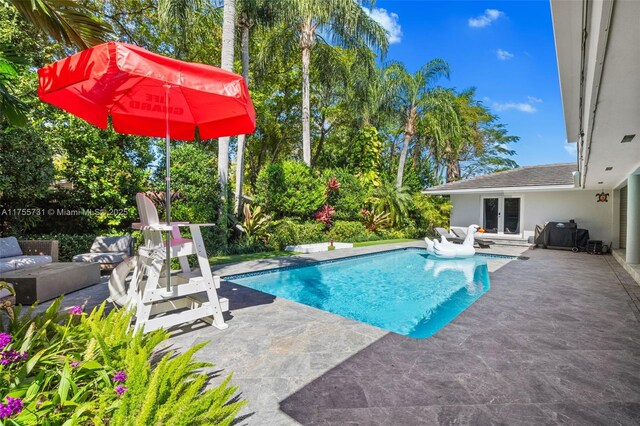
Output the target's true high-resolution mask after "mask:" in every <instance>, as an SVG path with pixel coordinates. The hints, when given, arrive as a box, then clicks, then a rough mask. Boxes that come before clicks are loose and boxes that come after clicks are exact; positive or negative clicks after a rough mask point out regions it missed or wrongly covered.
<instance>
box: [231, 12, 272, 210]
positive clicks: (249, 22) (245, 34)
mask: <svg viewBox="0 0 640 426" xmlns="http://www.w3.org/2000/svg"><path fill="white" fill-rule="evenodd" d="M269 5H270V4H269V2H268V1H265V0H242V1H241V2H240V13H239V18H238V27H239V28H240V33H241V38H240V40H241V41H240V50H241V52H242V77H243V78H244V81H245V83H247V87H248V86H249V57H250V52H249V41H250V33H251V30H252V28H253V27H254V26H255V25H256V24H262V25H268V24H272V23H274V22H275V21H276V19H275V15H274V13H273V11H274V9H273V8H271V7H269ZM246 139H247V138H246V135H239V136H238V144H237V151H236V190H235V196H236V200H235V208H234V211H235V212H236V213H237V214H239V213H240V212H241V211H242V185H243V181H244V151H245V144H246Z"/></svg>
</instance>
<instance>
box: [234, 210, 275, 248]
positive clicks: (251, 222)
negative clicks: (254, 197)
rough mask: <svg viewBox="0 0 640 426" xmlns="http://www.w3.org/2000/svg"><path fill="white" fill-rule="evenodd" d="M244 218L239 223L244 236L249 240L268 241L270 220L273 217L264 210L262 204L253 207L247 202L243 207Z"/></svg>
mask: <svg viewBox="0 0 640 426" xmlns="http://www.w3.org/2000/svg"><path fill="white" fill-rule="evenodd" d="M242 210H243V219H242V223H241V224H239V226H240V228H241V230H242V232H243V233H244V237H245V238H247V239H248V240H249V241H260V242H266V241H267V240H268V239H269V236H270V235H269V232H268V230H269V221H270V220H271V218H270V217H269V216H267V215H265V214H264V213H263V212H262V208H261V207H260V206H255V207H253V208H251V207H249V205H248V204H245V205H244V207H243V209H242Z"/></svg>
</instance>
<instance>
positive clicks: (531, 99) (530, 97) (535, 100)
mask: <svg viewBox="0 0 640 426" xmlns="http://www.w3.org/2000/svg"><path fill="white" fill-rule="evenodd" d="M527 100H528V101H529V102H530V103H534V104H539V103H540V102H542V99H540V98H536V97H535V96H527Z"/></svg>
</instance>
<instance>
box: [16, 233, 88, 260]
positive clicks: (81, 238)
mask: <svg viewBox="0 0 640 426" xmlns="http://www.w3.org/2000/svg"><path fill="white" fill-rule="evenodd" d="M17 238H18V239H19V240H58V260H59V261H60V262H71V258H73V256H75V255H76V254H80V253H87V252H88V251H89V249H90V248H91V244H92V243H93V240H94V239H95V238H96V236H95V235H75V234H63V233H55V234H33V235H24V236H20V237H17Z"/></svg>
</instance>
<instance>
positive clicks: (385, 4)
mask: <svg viewBox="0 0 640 426" xmlns="http://www.w3.org/2000/svg"><path fill="white" fill-rule="evenodd" d="M370 13H372V16H373V17H374V19H376V20H378V21H379V22H381V23H382V24H383V26H384V27H385V28H386V29H387V32H388V33H389V35H390V36H389V40H390V42H391V45H390V48H389V52H388V54H387V59H392V60H400V61H402V62H404V63H405V64H406V65H407V67H408V68H409V70H411V71H415V70H417V69H418V68H420V66H422V65H424V64H425V63H427V62H428V61H429V60H431V59H434V58H442V59H445V60H446V61H448V62H449V64H450V66H451V71H452V72H451V78H450V80H449V81H446V80H443V81H442V84H443V85H445V86H450V87H455V88H457V89H465V88H468V87H475V88H476V90H477V91H476V93H477V97H478V99H481V100H482V101H483V103H484V104H485V105H487V106H489V107H490V109H491V110H492V112H493V113H495V114H497V115H499V117H500V120H501V121H502V122H503V123H504V124H505V125H506V126H507V128H508V130H509V133H510V134H512V135H516V136H520V141H519V142H518V143H517V144H514V145H513V148H515V149H516V151H517V155H516V157H515V160H516V161H517V162H518V164H520V165H532V164H545V163H555V162H570V161H575V151H572V148H573V147H574V145H567V144H566V142H565V141H566V136H565V130H564V118H563V115H562V105H561V99H560V86H559V83H558V68H557V63H556V56H555V46H554V41H553V27H552V23H551V11H550V5H549V2H548V0H538V1H435V0H377V1H376V3H375V9H374V10H373V11H371V12H370Z"/></svg>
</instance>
